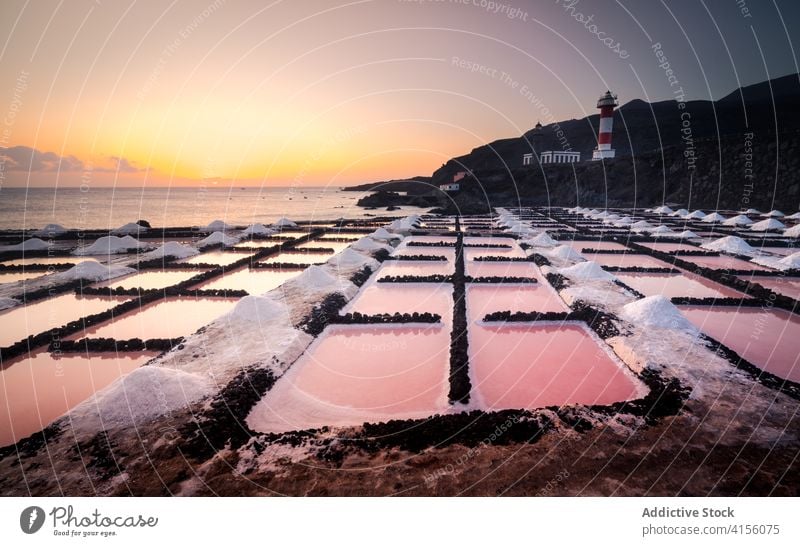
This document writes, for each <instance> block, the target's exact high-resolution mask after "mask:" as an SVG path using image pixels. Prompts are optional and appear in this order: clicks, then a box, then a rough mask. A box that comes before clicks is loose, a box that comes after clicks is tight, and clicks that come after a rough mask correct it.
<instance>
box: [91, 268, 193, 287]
mask: <svg viewBox="0 0 800 546" xmlns="http://www.w3.org/2000/svg"><path fill="white" fill-rule="evenodd" d="M200 273H202V271H199V270H186V271H174V270H170V271H142V272H141V273H134V274H131V275H126V276H124V277H120V278H118V279H112V280H110V281H104V282H100V283H97V284H95V285H94V286H98V287H99V286H105V287H108V288H125V289H129V288H140V289H142V290H161V289H164V288H167V287H169V286H175V285H176V284H178V283H181V282H183V281H187V280H189V279H191V278H192V277H194V276H195V275H199V274H200Z"/></svg>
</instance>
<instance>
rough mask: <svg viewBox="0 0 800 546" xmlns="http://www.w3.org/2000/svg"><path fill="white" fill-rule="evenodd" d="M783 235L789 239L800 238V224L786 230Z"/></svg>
mask: <svg viewBox="0 0 800 546" xmlns="http://www.w3.org/2000/svg"><path fill="white" fill-rule="evenodd" d="M783 234H784V235H786V236H787V237H800V224H797V225H796V226H793V227H790V228H789V229H787V230H784V232H783Z"/></svg>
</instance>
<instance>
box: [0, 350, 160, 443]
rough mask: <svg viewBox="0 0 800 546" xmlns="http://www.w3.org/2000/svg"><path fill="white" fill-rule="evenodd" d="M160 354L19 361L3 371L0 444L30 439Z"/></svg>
mask: <svg viewBox="0 0 800 546" xmlns="http://www.w3.org/2000/svg"><path fill="white" fill-rule="evenodd" d="M155 354H156V353H119V354H111V353H90V354H89V355H87V354H85V353H80V354H65V355H63V356H56V355H53V354H51V353H48V352H44V351H41V352H37V353H33V354H31V355H29V356H27V355H26V356H25V357H18V358H15V359H13V360H10V361H8V362H5V363H4V365H3V369H2V371H0V446H5V445H9V444H13V443H14V442H17V441H19V440H21V439H22V438H25V437H27V436H30V435H31V434H33V433H34V432H37V431H39V430H42V429H43V428H44V427H46V426H47V425H49V424H50V423H52V422H53V421H55V420H56V419H57V418H59V417H60V416H62V415H64V414H65V413H66V412H68V411H69V410H70V409H72V408H73V407H75V406H76V405H77V404H79V403H80V402H82V401H83V400H86V399H87V398H89V397H91V396H92V395H93V394H94V393H95V392H96V391H98V390H100V389H102V388H103V387H105V386H107V385H109V384H110V383H111V382H113V381H114V380H115V379H117V378H119V377H121V376H123V375H125V374H127V373H129V372H131V371H132V370H134V369H136V368H138V367H139V366H141V365H142V364H144V363H145V362H147V361H148V360H150V359H151V358H152V357H153V356H155Z"/></svg>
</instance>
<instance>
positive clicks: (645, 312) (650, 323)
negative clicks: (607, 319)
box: [620, 294, 697, 332]
mask: <svg viewBox="0 0 800 546" xmlns="http://www.w3.org/2000/svg"><path fill="white" fill-rule="evenodd" d="M620 316H621V317H622V318H623V319H625V320H627V321H628V322H630V323H631V324H634V325H636V326H639V327H641V326H645V327H648V328H663V329H668V330H683V331H689V332H696V331H697V329H696V328H695V327H694V325H693V324H692V323H691V322H689V320H688V319H687V318H686V317H684V316H683V315H682V314H681V312H680V311H679V310H678V308H677V307H675V306H674V305H672V302H670V301H669V299H667V298H666V297H664V296H662V295H660V294H659V295H657V296H648V297H646V298H642V299H640V300H636V301H634V302H631V303H629V304H627V305H625V306H624V307H623V308H622V311H621V312H620Z"/></svg>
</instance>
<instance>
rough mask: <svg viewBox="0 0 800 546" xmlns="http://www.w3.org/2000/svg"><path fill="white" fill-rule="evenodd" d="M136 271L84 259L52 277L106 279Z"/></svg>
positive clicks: (71, 279)
mask: <svg viewBox="0 0 800 546" xmlns="http://www.w3.org/2000/svg"><path fill="white" fill-rule="evenodd" d="M131 273H136V270H135V269H132V268H130V267H124V266H121V265H103V264H101V263H100V262H98V261H97V260H86V261H85V262H81V263H79V264H76V265H74V266H73V267H71V268H70V269H67V270H66V271H62V272H61V273H53V275H52V277H51V278H52V279H53V280H59V281H76V280H78V279H82V280H85V281H107V280H109V279H115V278H117V277H121V276H122V275H129V274H131Z"/></svg>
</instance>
